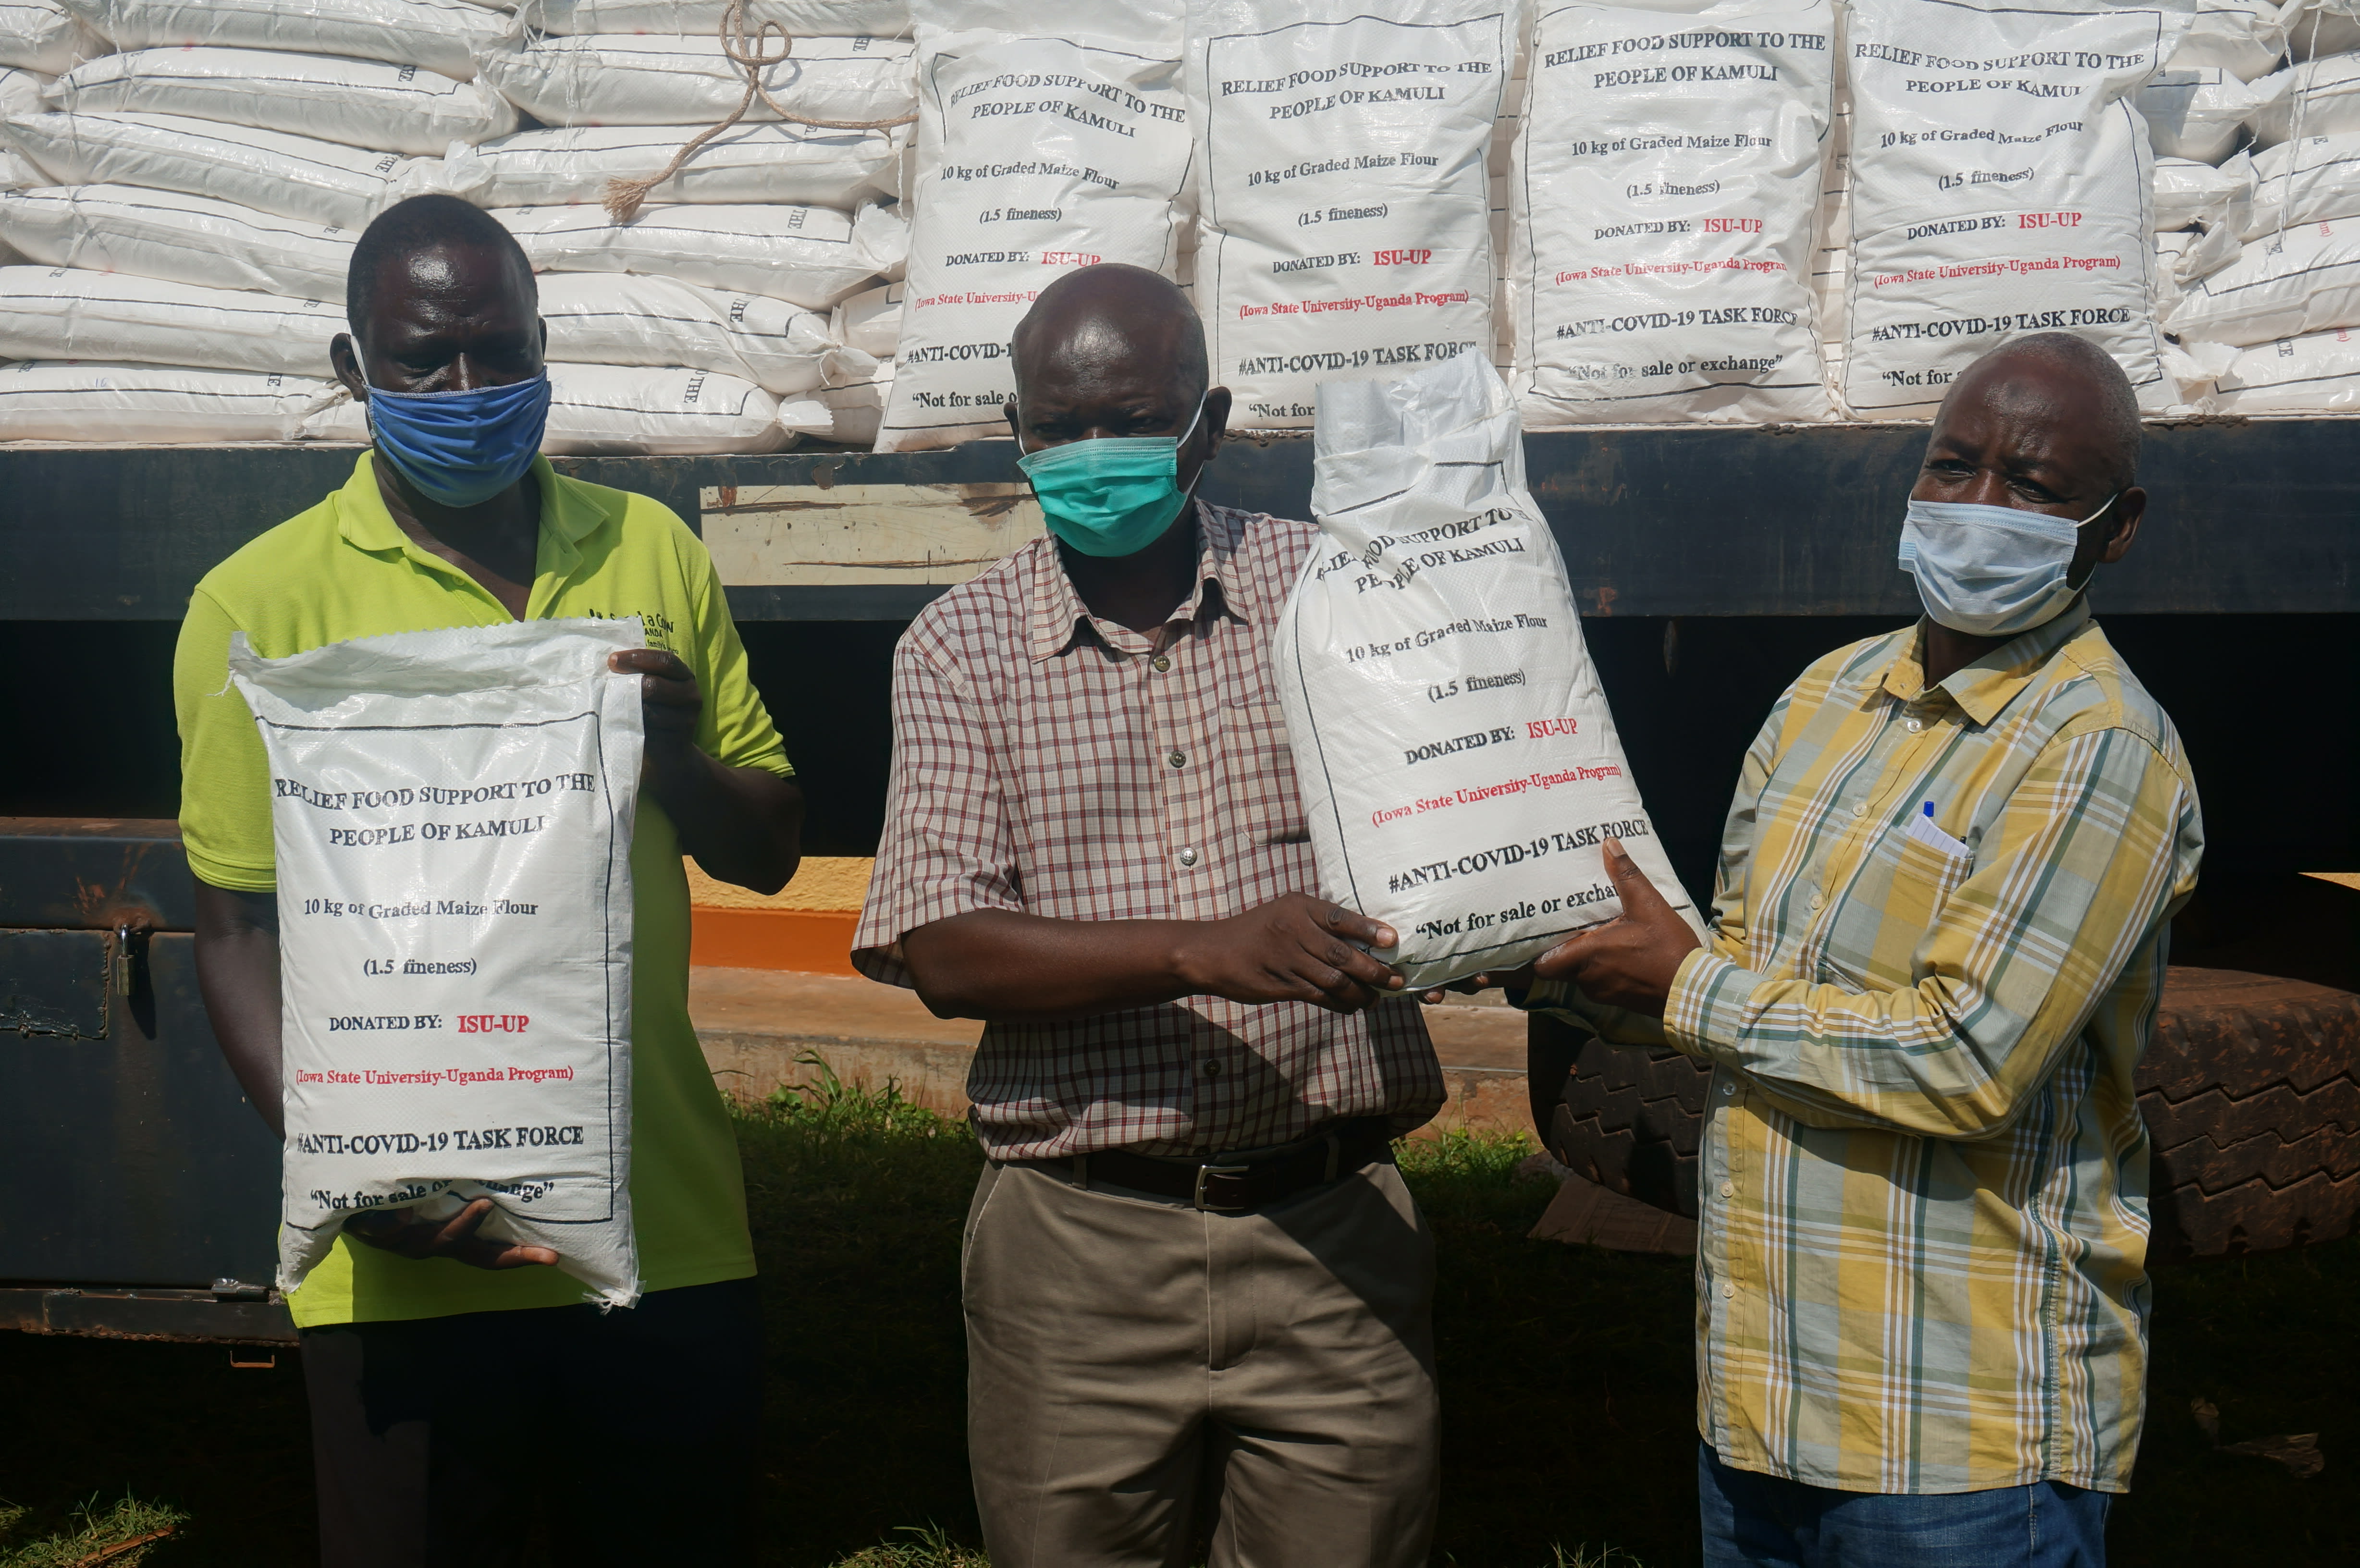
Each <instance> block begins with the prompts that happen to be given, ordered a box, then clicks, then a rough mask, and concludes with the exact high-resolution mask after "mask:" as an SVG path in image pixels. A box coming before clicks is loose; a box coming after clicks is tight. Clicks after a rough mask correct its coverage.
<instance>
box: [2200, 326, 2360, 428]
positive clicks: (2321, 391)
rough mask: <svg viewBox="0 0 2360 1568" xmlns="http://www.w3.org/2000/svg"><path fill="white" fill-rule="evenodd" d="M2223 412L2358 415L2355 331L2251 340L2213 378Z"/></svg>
mask: <svg viewBox="0 0 2360 1568" xmlns="http://www.w3.org/2000/svg"><path fill="white" fill-rule="evenodd" d="M2212 386H2213V393H2212V398H2211V399H2210V401H2211V406H2212V408H2214V409H2216V410H2218V411H2219V412H2221V413H2223V414H2353V413H2360V330H2355V329H2347V328H2341V327H2339V328H2337V329H2336V330H2335V331H2333V332H2312V333H2311V334H2310V335H2308V336H2305V337H2299V338H2281V339H2279V340H2278V342H2276V343H2256V344H2255V345H2254V346H2253V347H2251V348H2248V349H2245V350H2244V351H2242V352H2241V353H2239V354H2238V355H2237V357H2236V358H2234V359H2233V360H2231V361H2230V362H2229V365H2228V368H2227V369H2225V370H2223V371H2222V372H2220V373H2219V374H2218V375H2217V376H2214V378H2213V382H2212Z"/></svg>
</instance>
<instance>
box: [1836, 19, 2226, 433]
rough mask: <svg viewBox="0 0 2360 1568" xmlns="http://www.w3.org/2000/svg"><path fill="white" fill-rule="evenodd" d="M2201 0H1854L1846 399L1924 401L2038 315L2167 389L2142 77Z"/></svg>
mask: <svg viewBox="0 0 2360 1568" xmlns="http://www.w3.org/2000/svg"><path fill="white" fill-rule="evenodd" d="M2193 11H2194V0H2143V3H2136V4H2132V3H2124V4H2114V3H2111V0H2031V3H2028V4H2016V3H2014V0H1963V3H1961V0H1853V4H1852V7H1851V16H1850V21H1849V24H1848V27H1849V31H1848V35H1847V46H1846V47H1847V48H1848V49H1849V50H1850V56H1849V58H1848V59H1847V60H1846V61H1845V64H1846V66H1847V67H1848V68H1849V71H1850V73H1851V82H1852V149H1853V150H1852V266H1851V268H1850V277H1849V279H1848V286H1849V289H1850V291H1851V298H1850V299H1849V301H1848V311H1847V314H1848V323H1847V330H1846V332H1845V342H1844V365H1843V382H1842V387H1843V401H1844V403H1845V404H1846V405H1847V406H1848V407H1849V408H1850V409H1851V410H1852V413H1854V414H1855V415H1857V416H1859V417H1861V418H1863V419H1929V418H1931V417H1932V415H1933V412H1934V409H1935V408H1936V406H1937V405H1939V403H1940V402H1941V400H1942V395H1943V393H1944V392H1945V391H1946V390H1947V389H1948V388H1949V387H1950V381H1951V379H1952V378H1953V377H1955V376H1957V375H1958V374H1959V372H1961V370H1964V369H1965V368H1966V367H1967V365H1969V364H1971V363H1972V361H1973V360H1974V358H1975V357H1976V356H1977V355H1978V354H1982V353H1983V351H1984V350H1986V349H1990V348H1995V347H1997V346H1998V345H1999V344H2001V343H2005V342H2006V341H2007V340H2008V339H2010V338H2012V337H2016V336H2018V335H2020V334H2022V333H2025V332H2043V331H2060V332H2074V333H2078V334H2079V335H2081V336H2082V337H2084V338H2087V339H2089V340H2090V341H2091V342H2092V343H2096V344H2097V345H2098V346H2099V347H2101V348H2103V349H2104V350H2105V351H2106V352H2107V353H2109V354H2113V355H2114V358H2115V360H2116V361H2117V362H2118V363H2119V364H2120V365H2122V367H2123V369H2124V371H2125V373H2126V374H2127V375H2128V376H2130V381H2131V386H2132V387H2134V388H2136V391H2137V394H2138V397H2139V404H2140V407H2142V408H2155V409H2160V408H2164V407H2166V406H2168V405H2169V404H2170V403H2171V402H2172V401H2173V400H2174V392H2173V389H2172V388H2171V387H2170V386H2169V380H2168V378H2167V377H2166V376H2165V375H2164V373H2163V367H2162V364H2161V361H2160V358H2159V354H2160V350H2161V346H2162V338H2161V334H2160V333H2159V332H2158V331H2157V329H2156V324H2155V312H2154V305H2153V294H2152V289H2153V284H2152V282H2151V277H2152V274H2153V272H2154V269H2155V266H2156V259H2155V242H2154V238H2153V235H2152V233H2151V231H2150V229H2149V227H2148V202H2149V190H2148V187H2149V183H2150V180H2151V177H2152V176H2151V171H2152V169H2153V168H2154V163H2155V155H2154V152H2153V151H2152V150H2151V149H2150V147H2149V146H2148V143H2147V126H2146V125H2145V124H2144V123H2143V122H2142V121H2141V120H2140V118H2139V114H2138V111H2137V109H2136V108H2135V107H2133V106H2132V103H2131V102H2130V94H2131V93H2132V92H2133V91H2134V90H2136V88H2137V87H2138V85H2139V84H2140V83H2141V82H2145V81H2146V80H2147V77H2148V76H2149V75H2151V74H2152V73H2153V72H2154V71H2155V68H2156V66H2157V64H2158V62H2159V61H2161V60H2166V59H2169V56H2170V54H2171V51H2172V49H2173V48H2174V47H2175V46H2177V44H2178V43H2179V41H2180V34H2181V33H2183V32H2185V31H2186V30H2187V27H2188V24H2189V21H2190V18H2191V16H2192V14H2193Z"/></svg>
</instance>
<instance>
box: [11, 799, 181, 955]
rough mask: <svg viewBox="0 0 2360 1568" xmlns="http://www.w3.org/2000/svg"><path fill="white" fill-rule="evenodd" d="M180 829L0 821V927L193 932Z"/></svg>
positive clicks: (148, 823)
mask: <svg viewBox="0 0 2360 1568" xmlns="http://www.w3.org/2000/svg"><path fill="white" fill-rule="evenodd" d="M196 918H197V906H196V883H195V882H194V880H192V879H191V877H190V876H189V861H188V856H187V855H184V854H183V853H182V852H181V849H180V823H178V822H169V821H163V822H158V821H154V820H149V819H140V818H128V819H126V818H93V819H84V818H78V817H0V927H13V928H16V929H19V930H22V929H26V928H30V927H36V926H46V927H54V928H57V929H60V930H66V931H113V930H115V928H116V927H117V926H118V925H121V924H123V923H125V922H126V921H129V922H131V923H133V924H136V925H137V926H139V927H141V928H142V929H144V930H147V931H193V930H195V929H196Z"/></svg>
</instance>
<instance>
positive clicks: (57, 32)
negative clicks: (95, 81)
mask: <svg viewBox="0 0 2360 1568" xmlns="http://www.w3.org/2000/svg"><path fill="white" fill-rule="evenodd" d="M107 48H108V45H107V42H106V40H105V39H104V38H100V37H99V36H98V35H97V34H96V33H93V32H92V31H91V30H90V29H89V28H88V27H84V26H82V23H81V22H79V21H77V20H75V18H74V16H73V15H72V13H71V12H70V11H68V10H67V9H66V8H65V7H64V6H63V5H56V4H54V3H53V0H0V65H7V66H14V67H16V69H17V70H19V71H39V72H40V73H41V74H42V75H44V76H55V75H57V74H58V73H59V72H60V71H71V70H72V69H73V68H74V67H75V66H77V65H80V64H81V63H82V61H83V60H92V59H95V58H96V57H97V56H99V55H103V54H104V53H106V52H107Z"/></svg>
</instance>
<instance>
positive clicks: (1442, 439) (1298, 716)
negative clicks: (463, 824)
mask: <svg viewBox="0 0 2360 1568" xmlns="http://www.w3.org/2000/svg"><path fill="white" fill-rule="evenodd" d="M1318 396H1319V404H1318V426H1317V430H1318V437H1317V466H1316V468H1315V471H1314V473H1315V477H1314V479H1313V484H1312V492H1311V509H1312V514H1313V516H1314V517H1315V518H1316V519H1317V522H1318V525H1319V532H1320V538H1319V541H1318V543H1317V546H1316V547H1315V550H1314V553H1313V555H1312V557H1311V558H1310V559H1309V560H1308V561H1305V562H1304V565H1303V570H1302V572H1301V573H1300V574H1299V575H1298V576H1297V577H1296V579H1295V588H1294V591H1293V593H1290V594H1289V595H1288V597H1287V602H1286V610H1285V613H1284V615H1283V617H1282V618H1281V620H1280V623H1279V628H1278V637H1277V642H1276V646H1275V656H1276V659H1275V661H1276V664H1277V667H1278V670H1279V693H1280V701H1281V702H1282V703H1283V704H1284V707H1285V710H1286V723H1287V730H1288V733H1289V735H1290V736H1291V737H1292V739H1293V743H1294V748H1295V769H1296V772H1297V774H1298V775H1299V776H1300V779H1301V781H1302V789H1303V797H1304V806H1305V810H1306V813H1307V815H1308V817H1309V819H1310V823H1311V842H1312V849H1313V853H1314V855H1316V856H1317V862H1318V866H1319V879H1320V886H1321V889H1322V891H1323V892H1324V894H1325V895H1326V896H1327V897H1328V898H1334V899H1335V900H1337V901H1338V902H1339V903H1342V904H1345V905H1347V906H1349V908H1352V909H1358V910H1360V912H1361V913H1362V914H1364V915H1368V916H1370V917H1371V918H1373V919H1376V920H1382V921H1383V922H1385V923H1386V924H1387V925H1390V926H1392V927H1393V930H1394V931H1398V932H1399V933H1400V935H1401V945H1400V947H1399V949H1398V950H1397V951H1396V952H1395V953H1392V954H1389V955H1388V956H1389V957H1391V958H1393V962H1394V963H1395V964H1397V965H1398V966H1399V967H1400V969H1401V970H1402V972H1403V974H1404V975H1405V976H1406V977H1407V980H1408V983H1409V984H1410V985H1412V986H1427V985H1442V984H1445V983H1447V982H1448V981H1452V980H1457V979H1460V978H1463V977H1465V976H1467V975H1473V974H1476V973H1478V972H1479V971H1482V970H1486V969H1507V968H1513V967H1515V966H1517V965H1519V964H1524V963H1525V962H1527V961H1528V960H1530V959H1532V958H1535V957H1536V956H1538V955H1539V954H1540V953H1542V952H1543V951H1544V950H1545V949H1546V948H1548V947H1549V946H1551V945H1553V944H1554V943H1555V942H1557V941H1558V940H1560V939H1561V938H1563V937H1564V936H1565V935H1566V934H1567V933H1568V932H1569V931H1579V930H1582V929H1584V928H1586V927H1589V926H1593V925H1597V924H1599V923H1601V922H1602V921H1605V920H1612V919H1613V918H1614V917H1615V916H1616V915H1618V914H1620V913H1621V912H1622V905H1621V902H1620V900H1619V899H1618V898H1617V897H1616V895H1615V891H1614V886H1613V881H1612V877H1610V876H1609V875H1608V873H1607V870H1606V867H1605V866H1604V864H1603V862H1602V860H1601V844H1602V843H1603V841H1604V840H1605V839H1607V838H1609V837H1614V838H1619V839H1621V840H1622V844H1623V845H1624V847H1625V848H1626V849H1627V850H1628V852H1629V853H1630V855H1632V857H1633V859H1634V860H1636V861H1637V862H1638V865H1639V866H1640V868H1641V869H1642V870H1643V871H1644V872H1645V873H1646V875H1647V877H1648V879H1649V880H1650V881H1652V882H1653V883H1654V884H1655V887H1657V888H1659V889H1661V890H1662V892H1663V893H1664V895H1665V897H1666V898H1667V899H1669V900H1671V901H1672V902H1673V904H1674V906H1675V907H1676V908H1677V909H1680V910H1681V911H1682V913H1683V915H1684V916H1685V917H1686V918H1687V919H1688V921H1689V923H1690V924H1691V925H1693V924H1694V923H1695V920H1696V915H1695V911H1694V909H1691V908H1690V907H1689V904H1688V898H1687V896H1686V895H1685V894H1684V893H1682V892H1681V891H1680V885H1679V882H1678V881H1677V878H1675V877H1673V875H1672V870H1671V866H1670V863H1669V862H1667V861H1666V859H1665V858H1664V854H1663V850H1662V848H1661V846H1660V845H1659V844H1658V843H1657V841H1656V838H1655V829H1654V827H1653V826H1652V825H1651V824H1650V823H1649V822H1648V820H1647V812H1646V809H1645V808H1644V806H1642V805H1641V804H1640V802H1639V793H1638V790H1637V789H1636V788H1635V787H1634V786H1633V784H1632V782H1631V770H1630V767H1629V765H1628V764H1627V763H1626V762H1625V761H1624V760H1623V757H1622V742H1621V741H1620V740H1619V739H1617V738H1616V735H1615V732H1614V720H1613V716H1612V714H1611V713H1608V712H1607V708H1606V698H1605V695H1604V693H1603V692H1601V691H1600V690H1599V686H1598V676H1597V672H1596V671H1595V670H1593V669H1592V668H1591V666H1590V653H1589V650H1588V648H1585V647H1584V646H1583V643H1582V637H1581V622H1580V618H1579V615H1578V614H1577V613H1576V611H1575V609H1574V605H1573V590H1572V586H1571V585H1570V584H1569V583H1568V582H1567V581H1566V575H1565V563H1564V561H1562V560H1561V559H1559V557H1558V555H1557V541H1556V539H1554V538H1553V537H1552V536H1551V535H1550V533H1549V528H1548V524H1547V523H1546V521H1545V520H1543V518H1542V517H1541V514H1540V509H1539V507H1538V506H1535V504H1534V502H1533V499H1532V496H1531V495H1529V494H1527V493H1526V491H1525V489H1524V445H1523V437H1522V432H1521V430H1519V428H1518V425H1517V421H1516V416H1515V412H1514V409H1513V406H1512V404H1511V401H1510V398H1509V396H1508V390H1507V387H1505V386H1504V385H1503V384H1502V382H1501V380H1500V377H1499V376H1498V374H1497V373H1496V372H1495V371H1493V370H1492V368H1491V365H1489V364H1487V363H1485V361H1484V360H1483V358H1482V356H1480V355H1479V354H1461V355H1459V357H1458V358H1456V359H1452V360H1448V361H1446V362H1444V363H1442V364H1440V365H1434V366H1432V367H1431V368H1429V369H1426V370H1422V371H1419V372H1418V373H1416V374H1415V375H1412V376H1405V377H1404V378H1403V379H1401V380H1398V381H1330V382H1327V383H1326V384H1324V385H1322V386H1321V387H1320V388H1319V394H1318Z"/></svg>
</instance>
